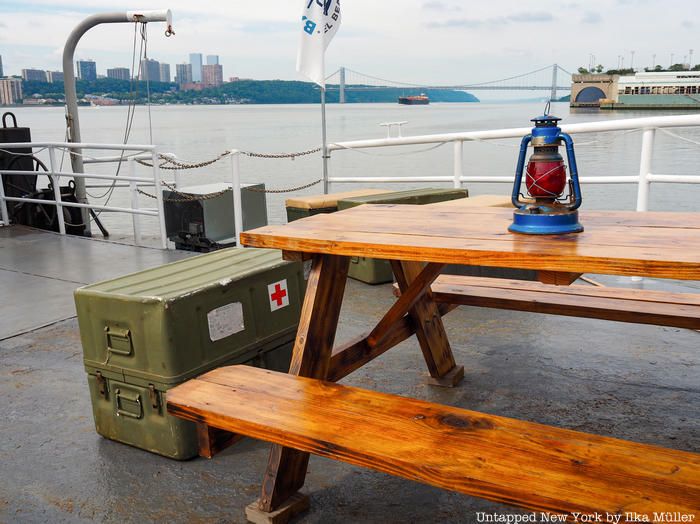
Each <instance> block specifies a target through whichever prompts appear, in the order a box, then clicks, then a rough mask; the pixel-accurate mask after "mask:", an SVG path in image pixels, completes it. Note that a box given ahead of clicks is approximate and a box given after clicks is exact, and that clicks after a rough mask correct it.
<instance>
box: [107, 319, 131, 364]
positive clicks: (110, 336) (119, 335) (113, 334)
mask: <svg viewBox="0 0 700 524" xmlns="http://www.w3.org/2000/svg"><path fill="white" fill-rule="evenodd" d="M105 337H106V346H107V351H109V352H110V353H114V354H115V355H122V356H125V357H128V356H129V355H131V353H132V349H133V344H132V342H131V330H129V329H122V328H114V327H109V326H107V327H105ZM114 342H121V344H120V345H124V346H125V347H124V348H119V347H115V346H116V344H115V343H114Z"/></svg>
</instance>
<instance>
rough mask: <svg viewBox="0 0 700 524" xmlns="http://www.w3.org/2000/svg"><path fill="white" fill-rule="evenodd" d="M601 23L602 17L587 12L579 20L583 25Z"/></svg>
mask: <svg viewBox="0 0 700 524" xmlns="http://www.w3.org/2000/svg"><path fill="white" fill-rule="evenodd" d="M602 21H603V17H602V16H600V14H599V13H594V12H593V11H588V12H587V13H585V14H584V15H583V17H582V18H581V22H582V23H584V24H599V23H601V22H602Z"/></svg>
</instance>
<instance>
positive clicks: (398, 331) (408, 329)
mask: <svg viewBox="0 0 700 524" xmlns="http://www.w3.org/2000/svg"><path fill="white" fill-rule="evenodd" d="M457 307H458V306H457V304H438V311H439V313H440V315H441V316H445V315H447V314H448V313H449V312H450V311H452V310H454V309H456V308H457ZM415 332H416V326H415V323H414V322H413V320H412V319H411V318H410V317H403V318H402V319H400V320H399V321H398V322H396V323H395V324H394V325H393V326H391V328H389V331H388V333H387V335H386V336H385V337H384V338H383V339H382V341H381V342H380V343H379V344H377V345H375V346H370V345H369V342H368V341H367V334H365V335H362V336H360V337H358V338H356V339H354V340H352V341H350V342H347V343H346V344H343V345H341V346H339V347H337V348H335V349H334V350H333V356H332V357H331V368H330V371H329V372H328V380H329V381H331V382H337V381H339V380H341V379H343V378H345V377H347V376H348V375H349V374H350V373H352V372H353V371H355V370H358V369H360V368H361V367H362V366H364V365H365V364H367V363H369V362H371V361H372V360H374V359H375V358H377V357H378V356H380V355H383V354H384V353H386V352H387V351H389V350H390V349H391V348H393V347H394V346H396V345H398V344H400V343H401V342H403V341H404V340H406V339H407V338H409V337H411V336H412V335H413V334H414V333H415Z"/></svg>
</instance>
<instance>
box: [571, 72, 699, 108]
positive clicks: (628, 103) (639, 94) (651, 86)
mask: <svg viewBox="0 0 700 524" xmlns="http://www.w3.org/2000/svg"><path fill="white" fill-rule="evenodd" d="M571 80H572V83H571V102H570V105H571V107H599V108H601V109H700V71H661V72H657V71H654V72H640V73H636V74H634V75H625V76H620V75H591V74H587V75H572V76H571Z"/></svg>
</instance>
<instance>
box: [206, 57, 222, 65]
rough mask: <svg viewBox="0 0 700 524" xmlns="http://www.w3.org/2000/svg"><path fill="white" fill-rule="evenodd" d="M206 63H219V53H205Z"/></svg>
mask: <svg viewBox="0 0 700 524" xmlns="http://www.w3.org/2000/svg"><path fill="white" fill-rule="evenodd" d="M207 65H219V55H207Z"/></svg>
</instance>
